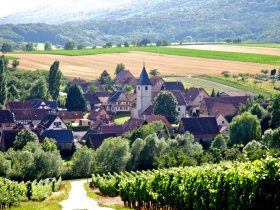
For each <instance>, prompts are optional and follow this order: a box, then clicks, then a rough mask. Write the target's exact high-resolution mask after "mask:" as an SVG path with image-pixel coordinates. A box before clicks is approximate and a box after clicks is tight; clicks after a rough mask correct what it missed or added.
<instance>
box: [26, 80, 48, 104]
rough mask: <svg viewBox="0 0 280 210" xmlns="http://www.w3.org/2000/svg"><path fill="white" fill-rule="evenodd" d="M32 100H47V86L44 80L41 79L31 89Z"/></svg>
mask: <svg viewBox="0 0 280 210" xmlns="http://www.w3.org/2000/svg"><path fill="white" fill-rule="evenodd" d="M30 98H39V99H42V100H46V99H47V85H46V82H45V81H44V80H43V79H40V80H39V81H38V82H37V83H36V84H35V85H34V86H33V87H32V89H31V91H30Z"/></svg>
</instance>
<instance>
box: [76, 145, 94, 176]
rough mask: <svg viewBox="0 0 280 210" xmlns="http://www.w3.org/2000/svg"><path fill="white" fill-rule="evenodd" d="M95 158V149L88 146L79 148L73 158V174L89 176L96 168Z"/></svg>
mask: <svg viewBox="0 0 280 210" xmlns="http://www.w3.org/2000/svg"><path fill="white" fill-rule="evenodd" d="M94 158H95V153H94V150H92V149H90V148H88V147H82V148H81V149H78V150H77V151H76V152H75V153H74V155H73V157H72V159H71V161H72V173H73V176H74V177H76V178H85V177H89V176H90V175H91V174H92V172H93V169H94Z"/></svg>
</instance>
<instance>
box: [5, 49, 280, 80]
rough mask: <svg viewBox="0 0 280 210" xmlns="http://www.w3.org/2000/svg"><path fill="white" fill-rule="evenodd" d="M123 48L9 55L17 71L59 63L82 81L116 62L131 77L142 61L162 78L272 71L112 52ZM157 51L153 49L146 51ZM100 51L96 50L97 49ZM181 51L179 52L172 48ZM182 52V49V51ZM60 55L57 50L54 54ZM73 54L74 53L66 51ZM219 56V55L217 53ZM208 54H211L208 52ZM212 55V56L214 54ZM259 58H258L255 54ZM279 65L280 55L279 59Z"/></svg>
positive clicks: (252, 65) (246, 65)
mask: <svg viewBox="0 0 280 210" xmlns="http://www.w3.org/2000/svg"><path fill="white" fill-rule="evenodd" d="M123 49H126V48H111V49H100V50H101V51H95V50H93V51H94V52H104V53H105V52H107V54H98V55H84V56H65V55H51V54H39V53H40V52H43V51H38V52H37V53H38V54H10V55H11V56H14V57H18V58H20V66H19V69H26V70H36V69H40V70H49V68H50V65H51V64H52V63H53V62H54V61H55V60H59V61H60V63H61V66H60V68H61V70H62V72H63V74H64V75H65V76H70V77H81V78H85V79H96V78H98V77H99V75H100V73H101V72H102V71H103V70H104V69H106V70H108V71H109V73H110V74H111V75H113V74H114V70H115V67H116V65H117V63H124V64H125V66H126V68H127V69H130V71H131V72H132V74H134V75H135V76H138V75H139V74H140V71H141V70H142V66H143V61H145V63H146V67H147V69H148V70H149V69H154V68H156V69H158V70H159V72H160V73H161V74H162V75H164V76H188V75H192V76H197V75H204V74H214V75H219V74H220V73H221V72H222V71H225V70H227V71H229V72H231V73H232V74H237V73H240V72H250V73H252V74H255V73H259V72H260V71H261V69H273V68H275V66H274V65H267V64H258V63H249V62H238V61H227V60H217V59H205V58H194V57H186V56H175V55H164V54H159V53H145V52H130V53H111V54H108V53H109V52H110V51H112V52H114V50H123ZM143 49H145V48H143ZM149 49H156V48H149ZM157 49H161V50H164V51H167V52H170V53H172V52H174V51H173V50H174V49H171V48H157ZM97 50H99V49H97ZM176 50H181V49H175V52H177V51H176ZM91 51H92V50H83V51H81V52H83V53H86V52H91ZM183 51H184V49H183ZM198 51H199V50H198ZM53 52H60V51H53ZM67 52H69V53H74V52H77V51H75V50H74V51H67ZM210 52H211V51H210ZM219 53H221V52H219ZM210 54H211V53H210ZM213 55H215V54H213ZM256 56H259V55H256ZM279 63H280V56H279Z"/></svg>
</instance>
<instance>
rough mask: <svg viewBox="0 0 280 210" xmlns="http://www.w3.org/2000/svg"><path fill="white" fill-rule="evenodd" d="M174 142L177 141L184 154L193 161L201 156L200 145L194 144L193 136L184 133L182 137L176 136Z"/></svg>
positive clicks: (201, 149)
mask: <svg viewBox="0 0 280 210" xmlns="http://www.w3.org/2000/svg"><path fill="white" fill-rule="evenodd" d="M175 140H176V141H177V144H178V146H179V147H182V148H183V151H184V153H185V154H187V155H188V156H189V157H191V158H192V159H194V161H196V159H198V157H199V156H201V155H202V153H203V148H202V145H201V144H199V143H198V142H195V139H194V136H193V135H192V134H190V133H189V132H186V133H185V134H183V135H177V136H176V138H175Z"/></svg>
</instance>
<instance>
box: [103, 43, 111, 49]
mask: <svg viewBox="0 0 280 210" xmlns="http://www.w3.org/2000/svg"><path fill="white" fill-rule="evenodd" d="M111 47H112V43H111V42H107V43H106V44H105V45H103V48H111Z"/></svg>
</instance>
